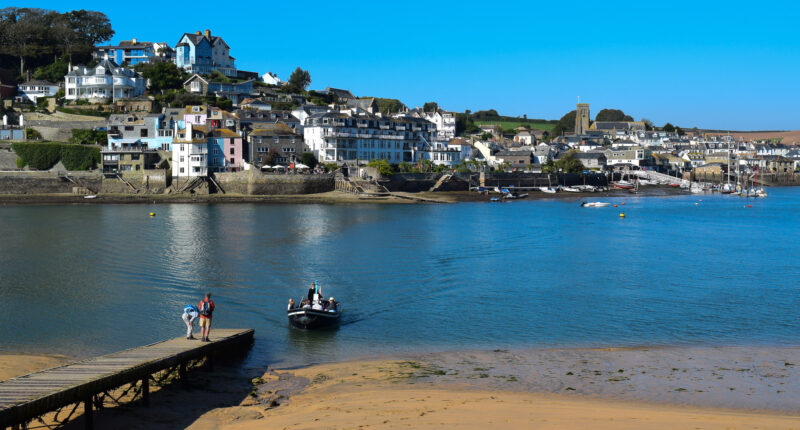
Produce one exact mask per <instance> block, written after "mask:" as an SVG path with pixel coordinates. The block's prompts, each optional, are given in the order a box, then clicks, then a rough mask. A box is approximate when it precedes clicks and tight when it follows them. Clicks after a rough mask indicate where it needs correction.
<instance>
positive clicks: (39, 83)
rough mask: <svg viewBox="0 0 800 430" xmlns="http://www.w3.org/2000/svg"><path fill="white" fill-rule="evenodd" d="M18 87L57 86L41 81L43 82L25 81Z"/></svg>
mask: <svg viewBox="0 0 800 430" xmlns="http://www.w3.org/2000/svg"><path fill="white" fill-rule="evenodd" d="M19 85H20V86H22V85H46V86H50V87H57V86H58V84H54V83H52V82H48V81H43V80H33V81H27V82H23V83H21V84H19Z"/></svg>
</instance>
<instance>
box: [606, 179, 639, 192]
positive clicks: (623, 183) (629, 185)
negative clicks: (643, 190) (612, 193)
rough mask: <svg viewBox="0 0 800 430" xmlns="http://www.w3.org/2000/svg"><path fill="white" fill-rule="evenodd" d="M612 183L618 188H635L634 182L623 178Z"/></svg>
mask: <svg viewBox="0 0 800 430" xmlns="http://www.w3.org/2000/svg"><path fill="white" fill-rule="evenodd" d="M612 185H613V186H614V188H616V189H619V190H632V189H634V188H636V184H634V183H633V182H630V181H624V180H623V181H617V182H613V183H612Z"/></svg>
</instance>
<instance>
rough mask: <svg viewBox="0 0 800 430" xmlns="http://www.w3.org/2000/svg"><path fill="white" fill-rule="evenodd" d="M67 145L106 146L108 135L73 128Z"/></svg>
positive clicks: (96, 131)
mask: <svg viewBox="0 0 800 430" xmlns="http://www.w3.org/2000/svg"><path fill="white" fill-rule="evenodd" d="M69 143H73V144H80V145H94V144H98V145H106V144H108V135H107V134H106V132H104V131H99V130H84V129H79V128H73V129H72V137H70V138H69Z"/></svg>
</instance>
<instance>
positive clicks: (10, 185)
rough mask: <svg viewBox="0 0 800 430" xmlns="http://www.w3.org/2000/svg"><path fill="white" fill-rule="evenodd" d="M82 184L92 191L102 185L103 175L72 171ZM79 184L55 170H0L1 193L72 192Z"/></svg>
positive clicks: (73, 175)
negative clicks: (60, 175) (61, 175)
mask: <svg viewBox="0 0 800 430" xmlns="http://www.w3.org/2000/svg"><path fill="white" fill-rule="evenodd" d="M69 174H70V176H72V177H73V178H75V179H76V180H77V181H78V182H79V183H80V185H83V186H85V187H87V188H89V189H90V190H92V192H97V191H98V190H100V189H101V187H102V182H103V176H102V175H101V174H100V173H99V172H70V173H69ZM76 186H78V184H75V183H73V182H70V181H68V180H67V179H65V178H63V177H59V175H58V174H57V173H55V172H0V194H60V193H72V189H73V187H76Z"/></svg>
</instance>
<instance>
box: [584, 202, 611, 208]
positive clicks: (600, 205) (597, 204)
mask: <svg viewBox="0 0 800 430" xmlns="http://www.w3.org/2000/svg"><path fill="white" fill-rule="evenodd" d="M608 206H611V203H606V202H583V203H581V207H582V208H604V207H608Z"/></svg>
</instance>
